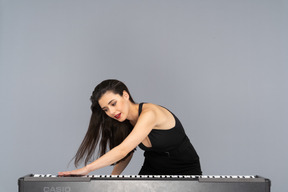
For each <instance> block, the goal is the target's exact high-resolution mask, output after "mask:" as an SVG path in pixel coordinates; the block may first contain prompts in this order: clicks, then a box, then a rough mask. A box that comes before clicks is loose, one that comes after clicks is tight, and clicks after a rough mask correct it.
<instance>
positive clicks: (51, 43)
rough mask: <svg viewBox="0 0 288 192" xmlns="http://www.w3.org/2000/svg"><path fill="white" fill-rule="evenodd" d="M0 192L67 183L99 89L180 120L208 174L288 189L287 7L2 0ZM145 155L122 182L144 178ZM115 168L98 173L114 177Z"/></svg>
mask: <svg viewBox="0 0 288 192" xmlns="http://www.w3.org/2000/svg"><path fill="white" fill-rule="evenodd" d="M0 6H1V9H0V11H1V12H0V18H1V20H0V21H1V23H0V30H1V31H0V32H1V39H0V40H1V42H0V43H1V52H0V53H1V55H0V127H1V136H0V137H1V138H0V151H1V158H0V191H3V192H4V191H5V192H8V191H17V179H18V178H19V177H21V176H24V175H26V174H29V173H50V174H57V173H58V171H65V170H71V169H73V168H74V167H73V163H71V164H68V163H69V161H70V160H71V159H72V157H73V156H74V154H75V152H76V150H77V148H78V146H79V144H80V142H81V141H82V139H83V137H84V134H85V132H86V129H87V126H88V122H89V118H90V114H91V113H90V108H89V107H90V101H89V97H90V95H91V93H92V90H93V89H94V87H95V86H96V84H98V83H99V82H100V81H102V80H104V79H107V78H117V79H120V80H122V81H124V82H125V83H126V84H127V86H128V87H129V88H130V91H131V93H132V95H133V97H134V99H135V100H136V101H137V102H142V101H146V102H152V103H156V104H160V105H163V106H165V107H167V108H169V109H170V110H172V111H173V112H174V113H175V114H176V115H177V116H178V117H179V119H180V120H181V121H182V123H183V125H184V126H185V129H186V132H187V134H188V135H189V137H190V139H191V141H192V143H193V145H194V146H195V148H196V150H197V152H198V154H199V156H200V158H201V163H202V169H203V174H205V175H214V174H221V175H228V174H232V175H250V174H251V175H255V174H258V175H261V176H264V177H267V178H269V179H271V181H272V190H273V191H275V192H281V191H283V192H284V191H287V187H286V186H285V185H284V184H285V182H286V180H287V179H288V178H287V171H288V166H287V162H288V153H287V145H288V141H287V133H288V131H287V127H288V120H287V119H288V118H287V115H288V103H287V98H288V89H287V88H288V56H287V55H288V54H287V53H288V38H287V34H288V3H287V1H285V0H273V1H272V0H244V1H242V0H232V1H231V0H218V1H214V0H206V1H199V0H191V1H186V0H185V1H184V0H177V1H126V0H125V1H123V0H122V1H96V0H94V1H92V0H90V1H89V0H82V1H76V0H25V1H23V0H1V4H0ZM142 156H143V154H142V151H141V150H140V149H138V150H137V152H136V154H135V156H134V158H133V159H132V161H131V163H130V165H129V166H128V167H127V169H126V170H125V172H124V173H123V174H137V173H138V171H139V169H140V166H141V164H142V162H143V157H142ZM111 170H112V167H108V168H104V169H101V170H98V171H95V172H93V173H91V174H110V172H111Z"/></svg>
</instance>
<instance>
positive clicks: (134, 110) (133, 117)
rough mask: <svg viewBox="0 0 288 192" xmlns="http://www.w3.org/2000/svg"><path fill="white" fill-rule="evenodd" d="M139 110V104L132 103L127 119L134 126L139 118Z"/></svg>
mask: <svg viewBox="0 0 288 192" xmlns="http://www.w3.org/2000/svg"><path fill="white" fill-rule="evenodd" d="M138 110H139V104H136V103H131V105H130V110H129V114H128V117H127V119H128V120H129V121H130V123H131V124H132V125H133V126H134V125H135V124H136V122H137V120H138V117H139V115H138Z"/></svg>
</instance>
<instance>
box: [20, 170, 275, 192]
mask: <svg viewBox="0 0 288 192" xmlns="http://www.w3.org/2000/svg"><path fill="white" fill-rule="evenodd" d="M270 185H271V182H270V180H269V179H267V178H264V177H260V176H257V175H256V176H253V175H251V176H240V175H238V176H237V175H235V176H232V175H218V176H217V175H201V176H197V175H117V176H116V175H86V176H68V177H66V176H65V177H63V176H58V175H50V174H47V175H43V174H30V175H26V176H24V177H20V178H19V179H18V191H19V192H106V191H107V192H114V191H115V192H116V191H117V192H147V191H149V192H158V191H159V192H270Z"/></svg>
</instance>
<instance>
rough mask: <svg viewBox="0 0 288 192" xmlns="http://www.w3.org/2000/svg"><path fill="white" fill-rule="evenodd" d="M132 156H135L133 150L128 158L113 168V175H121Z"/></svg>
mask: <svg viewBox="0 0 288 192" xmlns="http://www.w3.org/2000/svg"><path fill="white" fill-rule="evenodd" d="M132 157H133V152H132V153H131V154H130V155H129V156H128V157H127V158H126V159H124V160H123V161H120V162H119V163H117V164H116V165H115V166H114V169H113V171H112V173H111V175H120V174H121V173H122V172H123V171H124V169H125V168H126V167H127V165H128V164H129V162H130V160H131V159H132Z"/></svg>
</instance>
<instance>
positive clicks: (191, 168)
mask: <svg viewBox="0 0 288 192" xmlns="http://www.w3.org/2000/svg"><path fill="white" fill-rule="evenodd" d="M142 106H143V103H140V104H139V115H140V113H141V111H142ZM170 113H171V114H172V115H173V116H174V119H175V122H176V123H175V127H173V128H171V129H168V130H157V129H153V130H152V131H151V132H150V133H149V135H148V137H149V139H150V142H151V144H152V147H146V146H145V145H143V144H142V143H141V144H140V145H139V147H140V148H141V149H143V150H144V151H145V152H144V156H145V160H144V164H143V166H142V168H141V170H140V172H139V175H201V174H202V171H201V166H200V161H199V156H198V154H197V153H196V151H195V149H194V147H193V145H192V144H191V142H190V140H189V138H188V137H187V135H186V133H185V131H184V129H183V127H182V124H181V122H180V121H179V119H178V118H177V117H176V116H175V115H174V114H173V113H172V112H170Z"/></svg>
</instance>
